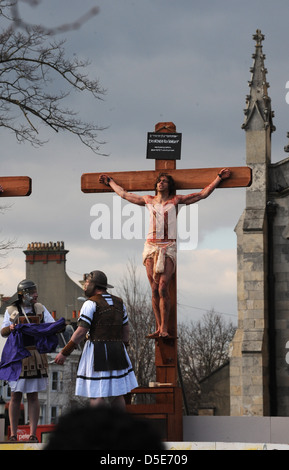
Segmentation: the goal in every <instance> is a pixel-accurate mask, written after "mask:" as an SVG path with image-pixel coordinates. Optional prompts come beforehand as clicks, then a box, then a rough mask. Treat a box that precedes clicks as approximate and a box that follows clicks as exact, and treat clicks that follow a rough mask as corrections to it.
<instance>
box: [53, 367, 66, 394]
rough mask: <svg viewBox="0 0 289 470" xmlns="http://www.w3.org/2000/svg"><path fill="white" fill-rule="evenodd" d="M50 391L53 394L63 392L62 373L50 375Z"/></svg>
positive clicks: (56, 372)
mask: <svg viewBox="0 0 289 470" xmlns="http://www.w3.org/2000/svg"><path fill="white" fill-rule="evenodd" d="M51 390H52V391H54V392H62V391H63V372H61V371H55V372H52V375H51Z"/></svg>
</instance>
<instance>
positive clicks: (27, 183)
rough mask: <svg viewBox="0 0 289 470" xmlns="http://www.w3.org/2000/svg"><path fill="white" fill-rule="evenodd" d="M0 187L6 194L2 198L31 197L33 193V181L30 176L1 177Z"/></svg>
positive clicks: (2, 194) (0, 195)
mask: <svg viewBox="0 0 289 470" xmlns="http://www.w3.org/2000/svg"><path fill="white" fill-rule="evenodd" d="M0 186H2V188H3V189H4V192H3V193H2V192H1V193H0V198H1V197H14V196H17V197H18V196H29V195H30V194H31V191H32V180H31V178H29V177H28V176H3V177H0Z"/></svg>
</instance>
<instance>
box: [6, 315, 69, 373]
mask: <svg viewBox="0 0 289 470" xmlns="http://www.w3.org/2000/svg"><path fill="white" fill-rule="evenodd" d="M64 328H65V318H60V320H58V321H56V322H53V323H40V324H39V325H36V324H35V323H25V324H22V323H21V324H19V325H15V330H14V331H13V332H12V333H11V334H10V335H9V336H8V338H7V340H6V343H5V346H4V348H3V351H2V357H1V362H0V380H7V381H12V380H18V378H19V375H20V373H21V369H22V359H24V358H25V357H28V356H30V355H31V354H30V352H29V351H28V349H26V348H25V347H24V341H23V336H24V335H28V336H32V337H33V338H34V342H35V347H36V349H37V351H38V352H39V353H40V354H45V353H50V352H52V351H54V350H55V349H56V347H57V345H58V338H57V333H59V332H60V331H62V330H63V329H64Z"/></svg>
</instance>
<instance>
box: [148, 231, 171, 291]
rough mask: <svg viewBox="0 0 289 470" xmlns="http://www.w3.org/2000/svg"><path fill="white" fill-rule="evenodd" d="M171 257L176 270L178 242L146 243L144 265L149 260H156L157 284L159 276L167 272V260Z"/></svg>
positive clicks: (155, 278) (154, 272)
mask: <svg viewBox="0 0 289 470" xmlns="http://www.w3.org/2000/svg"><path fill="white" fill-rule="evenodd" d="M166 256H167V257H169V258H170V259H171V260H172V262H173V265H174V270H175V269H176V256H177V247H176V242H175V241H171V242H152V241H148V240H147V241H146V242H145V245H144V250H143V264H144V265H145V262H146V260H147V259H148V258H154V271H153V277H154V281H155V282H157V276H156V275H157V274H162V273H163V272H164V270H165V259H166Z"/></svg>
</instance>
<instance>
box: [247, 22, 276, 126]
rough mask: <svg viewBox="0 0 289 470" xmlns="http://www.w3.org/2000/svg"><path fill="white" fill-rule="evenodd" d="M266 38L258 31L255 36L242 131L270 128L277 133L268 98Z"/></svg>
mask: <svg viewBox="0 0 289 470" xmlns="http://www.w3.org/2000/svg"><path fill="white" fill-rule="evenodd" d="M264 38H265V36H264V35H263V34H262V33H261V31H260V30H259V29H257V31H256V34H253V39H254V40H255V41H256V46H255V53H254V54H253V55H252V58H253V66H252V67H251V69H250V72H251V73H252V77H251V80H250V81H249V87H250V94H249V95H247V97H246V104H247V108H246V109H245V110H244V114H245V121H244V124H243V125H242V129H245V130H246V131H247V130H262V129H267V128H268V127H269V128H270V130H271V132H273V131H275V126H274V125H273V121H272V118H273V117H274V113H273V111H272V110H271V99H270V97H269V96H268V88H269V86H270V85H269V83H268V82H267V81H266V73H267V69H266V68H265V65H264V60H265V58H266V57H265V54H263V51H262V41H264Z"/></svg>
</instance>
